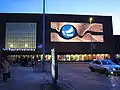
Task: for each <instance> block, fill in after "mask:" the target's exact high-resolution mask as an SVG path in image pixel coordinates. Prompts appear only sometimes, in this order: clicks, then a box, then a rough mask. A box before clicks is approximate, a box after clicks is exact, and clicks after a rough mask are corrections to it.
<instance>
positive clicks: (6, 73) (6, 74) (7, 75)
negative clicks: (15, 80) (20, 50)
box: [2, 58, 10, 81]
mask: <svg viewBox="0 0 120 90" xmlns="http://www.w3.org/2000/svg"><path fill="white" fill-rule="evenodd" d="M2 74H3V81H7V80H8V78H10V64H9V62H8V61H7V58H4V59H3V60H2Z"/></svg>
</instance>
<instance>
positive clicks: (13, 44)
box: [5, 22, 37, 50]
mask: <svg viewBox="0 0 120 90" xmlns="http://www.w3.org/2000/svg"><path fill="white" fill-rule="evenodd" d="M36 29H37V24H36V23H12V22H9V23H6V36H5V37H6V38H5V39H6V40H5V48H6V49H16V50H22V49H30V50H31V49H36Z"/></svg>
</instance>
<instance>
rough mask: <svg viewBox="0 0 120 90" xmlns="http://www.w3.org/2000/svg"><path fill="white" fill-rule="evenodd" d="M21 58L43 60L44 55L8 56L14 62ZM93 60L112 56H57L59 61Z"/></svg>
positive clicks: (49, 56)
mask: <svg viewBox="0 0 120 90" xmlns="http://www.w3.org/2000/svg"><path fill="white" fill-rule="evenodd" d="M21 56H23V57H27V58H34V57H35V56H37V58H38V60H42V57H43V55H42V54H40V55H8V58H10V59H12V60H16V59H17V58H20V57H21ZM45 58H46V61H50V60H51V55H50V54H47V55H45ZM92 58H93V59H105V58H110V54H93V55H91V54H64V55H57V60H58V61H88V60H92Z"/></svg>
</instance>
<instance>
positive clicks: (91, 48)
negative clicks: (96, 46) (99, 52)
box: [89, 17, 93, 60]
mask: <svg viewBox="0 0 120 90" xmlns="http://www.w3.org/2000/svg"><path fill="white" fill-rule="evenodd" d="M92 21H93V18H92V17H90V18H89V23H90V25H91V24H92ZM90 33H91V46H90V50H91V57H92V60H93V43H92V30H91V29H90Z"/></svg>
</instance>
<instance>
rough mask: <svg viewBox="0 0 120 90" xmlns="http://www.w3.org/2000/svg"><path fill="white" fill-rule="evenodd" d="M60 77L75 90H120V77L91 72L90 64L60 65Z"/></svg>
mask: <svg viewBox="0 0 120 90" xmlns="http://www.w3.org/2000/svg"><path fill="white" fill-rule="evenodd" d="M59 75H60V76H61V78H63V79H65V80H67V82H69V83H70V84H71V85H72V87H74V88H75V90H80V89H81V90H119V89H120V76H108V77H107V76H105V75H104V74H101V73H99V72H91V71H90V70H89V68H88V64H59ZM63 82H64V81H63Z"/></svg>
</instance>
